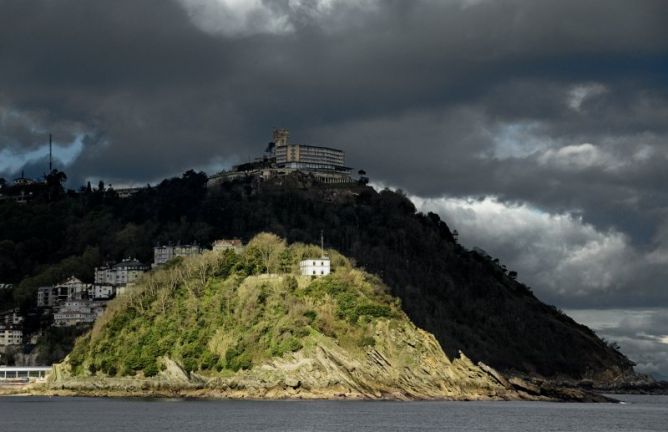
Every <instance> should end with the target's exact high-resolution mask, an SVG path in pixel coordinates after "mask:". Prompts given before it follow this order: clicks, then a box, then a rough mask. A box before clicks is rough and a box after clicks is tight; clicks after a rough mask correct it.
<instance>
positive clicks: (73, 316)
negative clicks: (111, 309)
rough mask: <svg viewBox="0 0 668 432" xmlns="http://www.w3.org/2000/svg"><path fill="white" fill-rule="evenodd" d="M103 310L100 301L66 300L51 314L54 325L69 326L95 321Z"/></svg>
mask: <svg viewBox="0 0 668 432" xmlns="http://www.w3.org/2000/svg"><path fill="white" fill-rule="evenodd" d="M103 311H104V306H103V305H102V304H100V303H95V302H91V301H68V302H65V304H63V305H62V306H60V307H59V308H58V310H57V311H56V312H55V313H54V314H53V325H54V326H56V327H69V326H74V325H77V324H90V323H93V322H95V320H96V319H97V317H98V316H100V315H101V314H102V312H103Z"/></svg>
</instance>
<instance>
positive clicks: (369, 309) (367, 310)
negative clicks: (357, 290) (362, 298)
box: [357, 304, 392, 318]
mask: <svg viewBox="0 0 668 432" xmlns="http://www.w3.org/2000/svg"><path fill="white" fill-rule="evenodd" d="M357 314H358V315H368V316H370V317H374V318H389V317H391V316H392V309H391V308H390V307H389V306H385V305H377V304H364V305H360V306H358V307H357Z"/></svg>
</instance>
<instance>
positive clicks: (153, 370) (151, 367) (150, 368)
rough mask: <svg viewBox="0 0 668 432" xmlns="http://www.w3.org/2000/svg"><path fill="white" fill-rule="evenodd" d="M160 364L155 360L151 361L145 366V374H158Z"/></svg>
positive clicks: (149, 375)
mask: <svg viewBox="0 0 668 432" xmlns="http://www.w3.org/2000/svg"><path fill="white" fill-rule="evenodd" d="M158 371H159V370H158V365H157V364H156V363H155V361H153V362H150V363H149V364H148V365H147V366H146V367H145V368H144V376H147V377H152V376H156V375H157V374H158Z"/></svg>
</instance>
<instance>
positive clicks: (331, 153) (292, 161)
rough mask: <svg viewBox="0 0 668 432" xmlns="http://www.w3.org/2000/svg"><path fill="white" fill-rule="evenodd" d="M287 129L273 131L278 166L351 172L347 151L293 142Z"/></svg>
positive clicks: (274, 153) (274, 151)
mask: <svg viewBox="0 0 668 432" xmlns="http://www.w3.org/2000/svg"><path fill="white" fill-rule="evenodd" d="M288 138H289V132H288V130H287V129H276V130H274V132H273V139H274V146H273V147H272V151H273V156H274V157H275V158H276V166H277V167H278V168H292V169H299V170H307V171H319V170H322V171H340V172H349V171H350V168H348V167H346V166H345V153H344V152H343V151H342V150H338V149H333V148H330V147H318V146H311V145H300V144H291V143H290V142H289V140H288Z"/></svg>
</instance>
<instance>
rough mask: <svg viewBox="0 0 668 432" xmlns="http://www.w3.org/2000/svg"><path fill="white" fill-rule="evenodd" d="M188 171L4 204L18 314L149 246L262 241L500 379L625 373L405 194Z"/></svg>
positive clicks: (610, 355) (4, 278)
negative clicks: (498, 372)
mask: <svg viewBox="0 0 668 432" xmlns="http://www.w3.org/2000/svg"><path fill="white" fill-rule="evenodd" d="M205 185H206V176H205V175H204V174H202V173H195V172H192V171H191V172H188V173H186V174H184V176H183V177H181V178H174V179H170V180H165V181H163V182H162V183H161V184H160V185H158V186H157V187H153V188H147V189H144V190H142V191H141V192H139V193H137V194H136V195H134V196H132V197H130V198H126V199H119V198H118V197H117V196H116V194H115V193H114V192H113V191H104V190H99V188H98V190H91V189H90V188H87V189H84V190H82V192H81V193H79V194H64V195H62V196H60V197H59V198H58V199H53V198H49V199H46V198H43V199H40V200H35V201H34V202H33V203H30V204H28V205H18V204H14V203H11V202H3V203H0V219H1V220H3V221H4V222H5V223H4V224H2V226H0V239H2V240H0V282H5V283H7V282H14V283H19V285H18V287H17V289H16V290H15V293H14V299H15V301H16V302H17V303H19V304H21V305H22V307H24V308H29V307H30V302H31V301H34V290H35V287H37V286H39V285H41V284H45V283H48V282H56V281H57V280H58V279H62V278H63V277H65V276H68V275H69V274H71V273H74V274H76V275H78V276H80V277H82V278H83V279H84V280H86V279H88V280H90V278H91V276H92V267H93V266H94V265H96V264H99V263H101V262H102V261H103V260H106V259H112V260H117V259H120V258H122V257H126V256H136V257H138V258H139V259H141V260H144V261H150V259H151V251H152V247H153V245H154V244H155V243H156V242H161V243H166V242H170V241H171V242H177V241H180V242H183V243H185V242H193V241H197V242H199V243H200V244H208V243H210V242H211V241H213V240H214V239H217V238H230V237H240V238H242V239H244V240H246V241H247V240H248V239H250V238H251V237H252V236H253V235H254V234H256V233H258V232H262V231H269V232H273V233H276V234H277V235H279V236H281V237H283V238H286V239H287V240H288V241H289V242H303V243H318V242H319V236H320V232H321V230H324V232H325V238H326V243H327V245H329V246H331V247H334V248H336V249H338V250H340V251H341V252H342V253H344V254H345V255H346V256H349V257H352V258H353V259H355V260H356V263H357V264H358V265H361V266H363V267H365V268H366V270H368V271H369V272H371V273H374V274H376V275H378V276H380V277H381V278H382V279H383V281H384V282H385V283H387V285H388V286H389V288H390V290H391V293H392V294H393V295H395V296H397V297H399V298H400V299H401V301H402V306H403V308H404V310H405V311H406V313H407V314H408V315H409V317H410V318H411V319H412V320H413V321H414V322H415V323H416V324H417V325H418V326H420V327H422V328H424V329H426V330H428V331H430V332H432V333H434V334H435V335H436V337H437V338H438V339H439V341H440V342H441V344H442V345H443V347H444V348H445V349H446V352H447V353H448V354H450V355H455V354H456V353H457V351H458V350H462V351H464V352H465V353H466V354H467V355H468V356H470V357H471V358H472V359H474V360H476V361H478V360H480V361H484V362H485V363H488V364H490V365H492V366H494V367H496V368H498V369H502V370H518V371H522V372H532V373H533V372H535V373H540V374H544V375H548V376H553V375H557V374H559V375H570V376H573V377H583V376H587V375H596V374H598V373H601V372H603V371H605V370H608V369H610V368H619V369H628V368H629V367H630V366H631V363H630V362H629V361H628V359H626V357H624V356H623V355H621V354H620V353H619V352H618V351H616V350H615V349H613V348H611V347H609V346H608V345H607V344H605V343H604V342H603V341H601V340H600V339H599V338H598V337H596V335H595V334H594V333H593V332H591V331H590V330H589V329H588V328H586V327H584V326H581V325H578V324H576V323H575V322H574V321H572V320H571V319H570V318H568V317H566V316H565V315H563V314H561V313H560V312H559V311H558V310H557V309H555V308H553V307H550V306H547V305H545V304H543V303H541V302H540V301H539V300H538V299H536V298H535V297H534V296H533V294H532V293H531V291H530V290H529V289H528V288H527V287H526V286H524V285H523V284H521V283H519V282H518V281H516V280H515V274H510V273H508V272H507V271H506V270H505V269H504V268H502V267H500V266H499V265H498V264H497V263H495V262H493V261H491V260H490V259H489V258H486V257H483V256H480V255H478V254H476V253H473V252H469V251H467V250H466V249H464V248H462V247H461V246H460V245H459V244H458V243H457V242H456V239H455V238H454V237H453V235H452V233H451V231H450V229H449V227H448V226H447V225H446V224H445V223H444V222H443V221H441V220H440V219H439V217H438V216H437V215H435V214H433V213H429V214H427V215H425V214H421V213H417V212H416V209H415V207H414V205H413V204H412V203H411V202H410V200H408V199H407V198H406V197H405V196H404V195H402V194H401V193H400V192H392V191H389V190H383V191H380V192H377V191H375V190H374V189H372V188H370V187H366V186H363V185H350V186H345V187H324V186H317V185H311V184H310V180H309V179H308V178H305V177H304V178H300V177H299V176H295V177H293V178H287V179H286V178H283V179H281V180H280V184H278V183H277V182H266V183H258V182H256V181H253V180H248V181H239V182H236V183H226V184H223V185H221V186H220V187H216V188H214V189H211V190H209V191H207V189H206V186H205Z"/></svg>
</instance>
